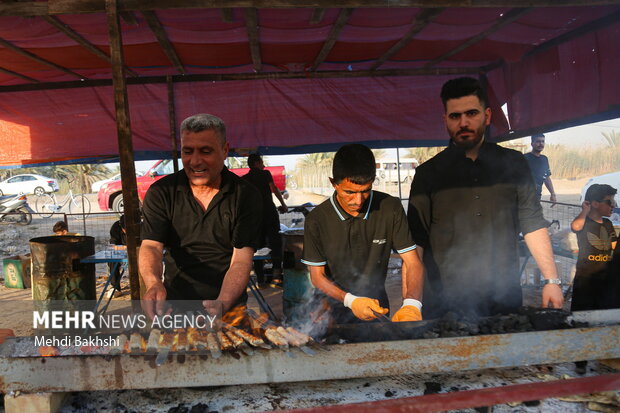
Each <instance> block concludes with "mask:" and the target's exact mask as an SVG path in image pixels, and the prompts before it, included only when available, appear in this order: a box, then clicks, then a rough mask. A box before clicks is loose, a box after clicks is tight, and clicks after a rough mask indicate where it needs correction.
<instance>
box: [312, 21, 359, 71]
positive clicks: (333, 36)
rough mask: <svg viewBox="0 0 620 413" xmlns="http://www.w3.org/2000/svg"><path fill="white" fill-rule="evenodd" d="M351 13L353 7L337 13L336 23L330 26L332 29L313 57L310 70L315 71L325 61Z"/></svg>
mask: <svg viewBox="0 0 620 413" xmlns="http://www.w3.org/2000/svg"><path fill="white" fill-rule="evenodd" d="M351 14H353V9H342V10H341V11H340V14H338V18H337V19H336V23H334V25H333V26H332V29H331V30H330V32H329V35H328V36H327V39H326V40H325V43H324V44H323V48H322V49H321V51H320V52H319V54H318V55H317V56H316V58H315V59H314V63H313V64H312V67H311V68H310V70H311V71H313V72H314V71H316V69H317V68H318V67H319V66H320V65H321V63H323V62H324V61H325V59H326V58H327V56H328V55H329V52H331V51H332V48H333V47H334V45H335V44H336V40H338V36H339V35H340V32H341V31H342V29H343V28H344V26H345V25H346V24H347V22H348V21H349V17H351Z"/></svg>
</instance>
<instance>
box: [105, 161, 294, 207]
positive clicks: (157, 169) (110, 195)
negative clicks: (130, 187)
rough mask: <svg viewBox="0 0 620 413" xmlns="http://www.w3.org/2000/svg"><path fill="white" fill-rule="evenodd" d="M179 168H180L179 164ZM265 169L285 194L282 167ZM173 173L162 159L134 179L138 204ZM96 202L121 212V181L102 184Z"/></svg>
mask: <svg viewBox="0 0 620 413" xmlns="http://www.w3.org/2000/svg"><path fill="white" fill-rule="evenodd" d="M179 167H180V168H182V165H180V163H179ZM265 169H266V170H268V171H270V172H271V175H272V176H273V182H274V183H275V184H276V187H278V189H279V190H280V191H281V192H283V193H284V192H286V173H285V171H284V167H283V166H267V167H265ZM249 170H250V169H249V168H237V169H231V170H230V171H231V172H233V173H235V174H237V175H239V176H243V175H245V174H246V173H248V171H249ZM173 172H174V165H173V162H172V160H170V159H164V160H162V161H157V162H155V164H154V165H153V166H152V167H151V168H150V169H149V170H148V171H146V173H145V174H144V175H142V176H140V177H138V178H136V185H137V188H138V199H139V200H140V202H142V201H143V200H144V195H145V194H146V191H147V190H148V189H149V188H150V187H151V185H153V183H154V182H156V181H158V180H160V179H161V178H163V177H164V176H166V175H169V174H171V173H173ZM97 202H98V203H99V208H100V209H101V210H102V211H115V212H122V211H123V209H124V205H123V192H122V185H121V181H120V180H116V181H111V182H108V183H105V184H103V185H102V186H101V188H100V189H99V192H97Z"/></svg>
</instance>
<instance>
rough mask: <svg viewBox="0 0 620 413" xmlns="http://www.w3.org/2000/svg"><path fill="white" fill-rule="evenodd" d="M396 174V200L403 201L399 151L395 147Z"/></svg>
mask: <svg viewBox="0 0 620 413" xmlns="http://www.w3.org/2000/svg"><path fill="white" fill-rule="evenodd" d="M396 168H397V169H396V172H397V173H398V200H401V199H403V192H402V188H401V185H400V149H399V148H398V147H396Z"/></svg>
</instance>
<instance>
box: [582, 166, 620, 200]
mask: <svg viewBox="0 0 620 413" xmlns="http://www.w3.org/2000/svg"><path fill="white" fill-rule="evenodd" d="M592 184H607V185H611V186H612V187H614V188H615V189H616V191H618V192H616V197H615V200H616V205H620V171H618V172H612V173H609V174H605V175H599V176H595V177H594V178H590V179H588V182H586V184H585V185H584V186H583V189H582V190H581V198H580V199H579V201H580V202H583V201H584V198H585V196H586V191H587V190H588V188H589V187H590V185H592Z"/></svg>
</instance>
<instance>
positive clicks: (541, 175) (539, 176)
mask: <svg viewBox="0 0 620 413" xmlns="http://www.w3.org/2000/svg"><path fill="white" fill-rule="evenodd" d="M524 156H525V160H526V161H527V163H528V165H529V166H530V172H531V173H532V178H533V179H534V184H536V193H537V194H538V197H539V198H540V196H541V194H542V187H543V184H544V183H545V179H547V178H548V177H550V176H551V169H549V159H548V158H547V157H546V156H545V155H540V156H536V155H534V154H533V153H532V152H528V153H526V154H525V155H524Z"/></svg>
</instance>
